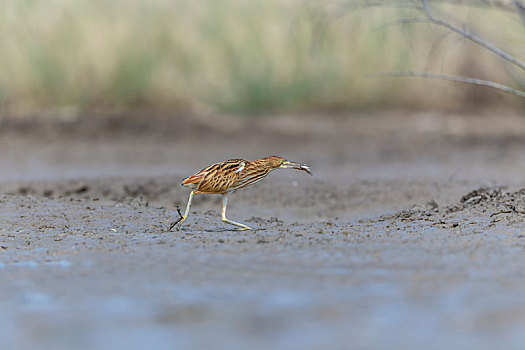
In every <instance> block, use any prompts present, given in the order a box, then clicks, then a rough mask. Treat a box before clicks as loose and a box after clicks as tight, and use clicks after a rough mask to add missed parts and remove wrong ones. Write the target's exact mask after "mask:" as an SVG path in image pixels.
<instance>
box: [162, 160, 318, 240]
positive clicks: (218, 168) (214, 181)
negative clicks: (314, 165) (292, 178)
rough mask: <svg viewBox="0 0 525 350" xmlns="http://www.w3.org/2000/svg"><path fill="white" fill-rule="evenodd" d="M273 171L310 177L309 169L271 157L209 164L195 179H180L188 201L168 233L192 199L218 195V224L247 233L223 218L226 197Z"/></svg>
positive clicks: (241, 226) (181, 218)
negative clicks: (288, 170)
mask: <svg viewBox="0 0 525 350" xmlns="http://www.w3.org/2000/svg"><path fill="white" fill-rule="evenodd" d="M277 168H292V169H297V170H303V171H306V172H307V173H308V174H310V175H312V171H311V170H310V167H309V166H308V165H306V164H301V163H296V162H291V161H288V160H286V159H284V158H283V157H278V156H271V157H266V158H261V159H257V160H244V159H230V160H227V161H225V162H222V163H216V164H212V165H210V166H209V167H206V168H204V169H202V170H201V171H199V172H198V173H196V174H195V175H192V176H188V177H186V178H184V179H183V180H182V184H181V185H182V186H186V187H189V188H191V189H192V191H191V193H190V198H189V199H188V204H187V205H186V211H185V212H184V215H181V214H180V211H179V215H181V217H180V218H179V219H178V220H177V221H175V222H174V223H173V224H172V225H171V226H170V228H169V230H170V231H171V229H173V227H174V226H175V225H177V224H179V226H178V227H177V230H180V228H181V226H182V223H183V222H184V221H185V220H186V218H187V217H188V213H189V211H190V205H191V200H192V199H193V196H194V195H195V194H200V193H207V194H222V221H223V222H225V223H228V224H231V225H235V226H238V227H240V228H239V229H238V230H250V229H251V228H250V227H248V226H246V225H244V224H241V223H238V222H235V221H232V220H228V219H227V218H226V206H227V205H228V195H229V194H230V193H231V192H233V191H235V190H238V189H239V188H243V187H246V186H249V185H251V184H254V183H256V182H259V181H261V180H262V179H264V178H265V177H266V175H268V174H269V173H270V171H272V170H274V169H277ZM177 210H178V209H177Z"/></svg>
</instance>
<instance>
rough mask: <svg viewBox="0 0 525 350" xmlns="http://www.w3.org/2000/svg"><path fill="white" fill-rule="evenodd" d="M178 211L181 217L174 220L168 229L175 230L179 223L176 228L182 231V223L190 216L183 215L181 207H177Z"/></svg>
mask: <svg viewBox="0 0 525 350" xmlns="http://www.w3.org/2000/svg"><path fill="white" fill-rule="evenodd" d="M177 213H179V216H180V218H178V219H177V221H175V222H173V223H172V224H171V225H170V228H169V229H168V231H171V230H173V228H174V227H175V226H176V225H177V224H178V226H177V228H176V230H177V231H180V228H181V226H182V223H183V222H184V220H186V218H187V217H188V215H182V213H181V212H180V209H179V207H177Z"/></svg>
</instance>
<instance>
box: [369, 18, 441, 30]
mask: <svg viewBox="0 0 525 350" xmlns="http://www.w3.org/2000/svg"><path fill="white" fill-rule="evenodd" d="M412 23H431V22H430V21H429V20H428V19H426V18H407V19H399V20H397V21H392V22H389V23H385V24H383V25H382V26H380V27H377V28H374V29H372V31H373V32H376V31H380V30H385V29H387V28H390V27H393V26H397V25H400V24H412Z"/></svg>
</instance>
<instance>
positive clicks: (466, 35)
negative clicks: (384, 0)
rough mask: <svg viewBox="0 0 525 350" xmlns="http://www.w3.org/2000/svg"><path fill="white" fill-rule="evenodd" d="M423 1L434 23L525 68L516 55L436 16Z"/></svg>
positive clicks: (425, 0) (425, 11) (427, 13)
mask: <svg viewBox="0 0 525 350" xmlns="http://www.w3.org/2000/svg"><path fill="white" fill-rule="evenodd" d="M421 1H422V3H423V11H424V13H425V14H426V16H427V17H428V19H429V20H430V21H431V22H432V23H434V24H436V25H438V26H441V27H444V28H447V29H448V30H451V31H453V32H454V33H457V34H459V35H461V36H462V37H464V38H465V39H468V40H470V41H472V42H474V43H476V44H478V45H480V46H482V47H484V48H485V49H487V50H489V51H491V52H493V53H495V54H496V55H498V56H500V57H501V58H503V59H505V60H507V61H509V62H511V63H512V64H514V65H516V66H518V67H520V68H521V69H523V70H525V62H522V61H520V60H518V59H517V58H515V57H514V56H512V55H510V54H508V53H506V52H505V51H503V50H501V49H499V48H497V47H496V46H494V45H492V44H491V43H489V42H488V41H486V40H484V39H482V38H480V37H478V36H477V35H474V34H472V33H469V32H468V31H466V30H463V29H461V28H459V27H456V26H455V25H453V24H450V23H448V22H445V21H442V20H440V19H437V18H435V17H434V15H433V14H432V13H431V12H430V9H429V7H428V0H421Z"/></svg>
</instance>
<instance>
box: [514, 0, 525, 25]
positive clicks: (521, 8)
mask: <svg viewBox="0 0 525 350" xmlns="http://www.w3.org/2000/svg"><path fill="white" fill-rule="evenodd" d="M514 5H516V8H517V9H518V15H520V18H521V22H522V23H523V25H524V26H525V5H523V3H522V2H521V1H519V0H515V1H514Z"/></svg>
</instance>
